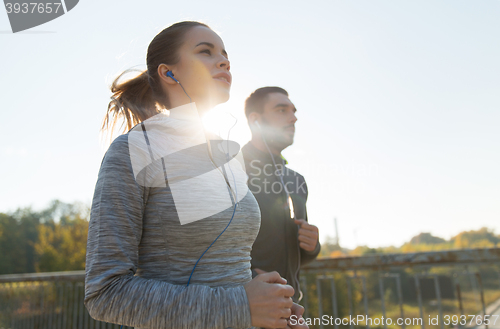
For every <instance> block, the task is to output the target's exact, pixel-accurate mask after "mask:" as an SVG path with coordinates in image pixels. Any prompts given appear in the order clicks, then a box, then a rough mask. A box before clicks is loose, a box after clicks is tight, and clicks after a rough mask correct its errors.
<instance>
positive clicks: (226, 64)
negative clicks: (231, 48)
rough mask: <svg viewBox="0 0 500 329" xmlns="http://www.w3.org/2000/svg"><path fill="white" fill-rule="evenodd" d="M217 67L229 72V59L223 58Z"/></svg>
mask: <svg viewBox="0 0 500 329" xmlns="http://www.w3.org/2000/svg"><path fill="white" fill-rule="evenodd" d="M217 67H219V68H221V69H226V70H228V71H229V69H230V63H229V59H227V58H226V57H224V56H222V59H221V60H220V61H219V62H218V63H217Z"/></svg>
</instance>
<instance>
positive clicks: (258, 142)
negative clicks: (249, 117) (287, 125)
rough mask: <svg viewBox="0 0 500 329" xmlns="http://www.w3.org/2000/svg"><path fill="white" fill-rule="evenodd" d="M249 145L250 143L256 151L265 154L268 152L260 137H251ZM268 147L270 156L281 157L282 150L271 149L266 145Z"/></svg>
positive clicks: (270, 146) (271, 147)
mask: <svg viewBox="0 0 500 329" xmlns="http://www.w3.org/2000/svg"><path fill="white" fill-rule="evenodd" d="M250 143H252V145H253V146H255V148H256V149H258V150H260V151H262V152H265V153H269V151H268V150H267V147H266V144H265V143H264V140H263V139H262V137H260V136H259V137H256V136H253V137H252V139H251V140H250ZM268 146H269V150H270V151H271V153H272V154H274V155H279V156H281V151H283V150H280V149H277V148H273V146H272V145H269V144H268Z"/></svg>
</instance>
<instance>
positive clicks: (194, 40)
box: [185, 26, 224, 49]
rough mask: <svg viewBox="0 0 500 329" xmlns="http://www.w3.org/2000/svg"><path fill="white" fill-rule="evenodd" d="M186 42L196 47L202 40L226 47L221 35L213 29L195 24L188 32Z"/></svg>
mask: <svg viewBox="0 0 500 329" xmlns="http://www.w3.org/2000/svg"><path fill="white" fill-rule="evenodd" d="M185 42H186V43H187V44H189V45H191V46H192V47H196V46H197V45H198V44H200V43H202V42H208V43H211V44H213V45H214V46H215V47H221V48H222V49H224V42H223V41H222V39H221V37H219V35H218V34H217V33H215V32H214V31H212V30H211V29H209V28H207V27H204V26H195V27H193V28H191V29H190V30H189V31H188V32H187V34H186V39H185Z"/></svg>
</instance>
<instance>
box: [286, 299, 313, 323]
mask: <svg viewBox="0 0 500 329" xmlns="http://www.w3.org/2000/svg"><path fill="white" fill-rule="evenodd" d="M291 311H292V316H294V315H295V316H294V317H293V318H292V319H289V320H288V326H287V329H288V328H290V329H309V326H308V325H307V324H306V322H305V320H304V318H303V317H302V314H304V307H302V306H300V305H299V304H296V303H293V306H292V308H291Z"/></svg>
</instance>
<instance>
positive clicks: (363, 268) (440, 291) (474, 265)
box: [301, 248, 500, 329]
mask: <svg viewBox="0 0 500 329" xmlns="http://www.w3.org/2000/svg"><path fill="white" fill-rule="evenodd" d="M499 269H500V248H489V249H463V250H448V251H435V252H418V253H406V254H379V255H372V256H362V257H343V258H328V259H319V260H316V261H314V262H312V263H310V264H307V265H306V266H304V267H303V268H302V271H301V286H302V287H304V288H303V289H302V290H303V293H304V296H305V297H304V299H303V301H302V304H303V305H304V307H305V309H306V311H305V314H304V317H306V318H309V319H311V320H312V319H315V320H318V321H317V322H316V323H314V322H312V324H313V325H312V327H315V328H324V327H332V328H335V329H337V328H339V327H349V328H351V329H352V328H354V327H364V328H367V329H368V328H370V327H371V326H375V327H379V328H387V327H388V326H389V327H400V328H403V329H405V328H407V327H414V328H417V327H420V328H422V329H425V328H430V327H432V328H440V329H444V328H445V327H446V328H451V327H454V328H466V327H468V328H500V270H499ZM387 282H389V283H390V284H386V283H387ZM423 283H426V284H425V285H423ZM325 284H326V286H325ZM304 290H305V291H304ZM311 290H312V291H311ZM339 290H342V292H343V293H342V294H340V296H339ZM388 290H389V292H392V298H388V296H387V292H388ZM485 292H488V294H487V295H486V294H485ZM388 299H390V301H388ZM388 304H389V305H388ZM355 306H357V307H355ZM465 306H466V307H465ZM327 309H328V310H329V312H326V310H327ZM389 312H390V314H391V316H390V317H389V318H390V321H391V322H392V323H391V324H389V323H388V322H389V319H388V316H387V315H388V313H389ZM325 315H326V316H327V318H328V319H329V320H328V321H322V319H324V318H323V316H325ZM359 315H362V316H364V319H361V317H360V318H359V319H360V320H361V321H354V323H353V321H349V322H348V321H346V319H349V320H352V318H356V319H358V318H357V317H358V316H359ZM485 315H488V317H486V318H488V319H489V320H488V321H485ZM453 316H455V318H453ZM464 316H465V318H466V321H464ZM382 317H383V318H384V319H386V320H387V321H386V322H383V321H380V320H381V319H382ZM366 318H371V320H373V321H371V322H370V321H367V320H366ZM377 319H378V320H379V321H374V320H377ZM397 319H401V323H395V321H396V320H397ZM419 319H421V321H418V320H419ZM342 320H344V322H342ZM431 320H432V321H431ZM434 320H437V321H434ZM493 320H495V321H493ZM464 322H465V323H464ZM486 322H488V325H486ZM374 323H375V324H374Z"/></svg>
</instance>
